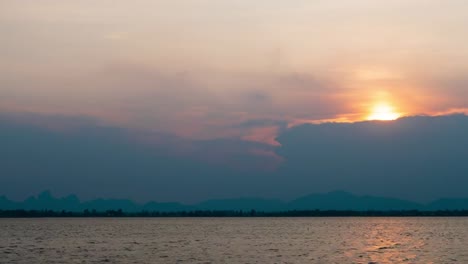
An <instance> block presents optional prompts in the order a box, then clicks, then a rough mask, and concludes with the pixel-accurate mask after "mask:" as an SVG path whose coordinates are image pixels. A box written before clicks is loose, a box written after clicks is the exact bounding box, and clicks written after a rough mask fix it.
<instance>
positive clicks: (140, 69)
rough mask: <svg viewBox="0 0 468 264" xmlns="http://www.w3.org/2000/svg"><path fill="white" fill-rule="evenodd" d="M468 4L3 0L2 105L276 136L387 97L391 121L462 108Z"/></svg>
mask: <svg viewBox="0 0 468 264" xmlns="http://www.w3.org/2000/svg"><path fill="white" fill-rule="evenodd" d="M467 9H468V3H467V2H466V1H462V0H445V1H442V0H411V1H408V0H392V1H388V0H340V1H334V0H332V1H330V0H326V1H325V0H316V1H309V0H298V1H278V0H273V1H263V0H262V1H247V0H238V1H230V0H222V1H215V0H197V1H195V0H185V1H174V0H167V1H166V0H157V1H149V0H148V1H146V0H136V1H123V0H99V1H94V0H82V1H81V0H80V1H71V0H66V1H63V0H41V1H17V0H1V1H0V38H1V43H0V47H1V49H0V57H1V58H2V59H1V60H0V72H1V75H0V110H1V111H2V112H13V113H15V112H32V113H41V114H59V115H71V116H91V117H95V118H97V119H99V120H101V121H102V122H104V123H106V124H107V123H109V124H113V125H118V126H123V127H131V128H137V129H145V130H151V131H158V132H164V133H170V134H174V135H177V136H180V137H185V138H194V139H205V138H226V137H237V138H239V137H241V138H244V139H247V140H262V141H265V142H270V143H271V142H272V140H271V139H269V137H268V136H267V135H265V134H275V133H276V132H275V131H277V129H278V127H277V125H276V124H277V122H285V123H287V124H289V125H290V126H291V125H294V124H300V123H304V122H320V121H323V120H336V121H358V120H365V119H368V118H369V117H372V115H373V112H375V110H373V109H376V108H379V106H380V108H381V109H382V107H381V106H382V105H383V107H384V108H385V107H387V108H391V109H392V111H393V112H395V113H398V116H399V115H415V114H428V115H435V114H444V113H451V112H466V109H468V89H466V88H465V87H466V85H467V84H468V77H467V75H466V73H467V72H468V46H467V45H466V44H467V42H468V37H467V36H468V27H467V26H466V25H467V24H468V16H467V15H466V10H467ZM246 122H250V123H252V122H254V123H258V124H259V125H258V126H248V127H246V126H243V124H245V123H246ZM272 144H273V143H272Z"/></svg>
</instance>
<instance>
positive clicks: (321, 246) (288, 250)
mask: <svg viewBox="0 0 468 264" xmlns="http://www.w3.org/2000/svg"><path fill="white" fill-rule="evenodd" d="M371 262H375V263H468V218H170V219H169V218H167V219H166V218H164V219H161V218H159V219H158V218H152V219H143V218H139V219H123V218H117V219H0V263H28V264H29V263H366V264H367V263H371Z"/></svg>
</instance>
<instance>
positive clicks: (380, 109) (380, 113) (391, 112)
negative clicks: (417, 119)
mask: <svg viewBox="0 0 468 264" xmlns="http://www.w3.org/2000/svg"><path fill="white" fill-rule="evenodd" d="M400 116H401V114H399V113H397V112H395V109H394V108H393V107H392V106H391V105H389V104H387V103H380V104H377V105H375V106H374V108H372V111H371V113H370V115H369V116H368V117H367V120H382V121H390V120H396V119H398V118H399V117H400Z"/></svg>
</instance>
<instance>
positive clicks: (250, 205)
mask: <svg viewBox="0 0 468 264" xmlns="http://www.w3.org/2000/svg"><path fill="white" fill-rule="evenodd" d="M196 208H197V209H200V210H226V209H228V210H237V211H239V210H244V211H245V210H259V211H269V212H273V211H283V210H286V209H287V204H285V203H284V202H282V201H280V200H267V199H260V198H240V199H224V200H208V201H205V202H202V203H200V204H198V205H196Z"/></svg>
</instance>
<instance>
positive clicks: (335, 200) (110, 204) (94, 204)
mask: <svg viewBox="0 0 468 264" xmlns="http://www.w3.org/2000/svg"><path fill="white" fill-rule="evenodd" d="M14 209H25V210H46V209H47V210H54V211H61V210H65V211H73V212H80V211H83V210H86V209H88V210H96V211H105V210H118V209H122V210H123V211H125V212H138V211H159V212H178V211H194V210H218V211H219V210H236V211H239V210H244V211H246V210H257V211H265V212H277V211H286V210H353V211H368V210H378V211H391V210H427V211H436V210H468V199H439V200H436V201H433V202H431V203H429V204H419V203H415V202H411V201H406V200H400V199H394V198H384V197H374V196H358V195H354V194H351V193H348V192H344V191H335V192H329V193H324V194H311V195H307V196H304V197H300V198H297V199H295V200H292V201H290V202H283V201H280V200H270V199H261V198H238V199H222V200H207V201H204V202H201V203H198V204H195V205H185V204H181V203H158V202H148V203H145V204H139V203H135V202H133V201H131V200H126V199H96V200H91V201H84V202H82V201H80V200H79V199H78V197H77V196H75V195H69V196H66V197H63V198H56V197H54V196H53V195H52V194H51V193H50V192H49V191H44V192H42V193H40V194H39V195H37V196H31V197H29V198H27V199H26V200H24V201H22V202H15V201H11V200H9V199H8V198H6V197H5V196H0V210H14Z"/></svg>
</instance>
